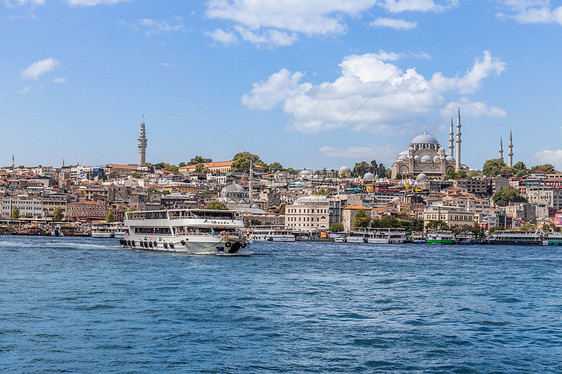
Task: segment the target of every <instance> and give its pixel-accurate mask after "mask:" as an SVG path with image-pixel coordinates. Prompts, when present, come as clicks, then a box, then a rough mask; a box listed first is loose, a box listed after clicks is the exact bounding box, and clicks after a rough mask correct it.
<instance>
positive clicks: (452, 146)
mask: <svg viewBox="0 0 562 374" xmlns="http://www.w3.org/2000/svg"><path fill="white" fill-rule="evenodd" d="M453 135H455V133H454V132H453V117H451V129H450V130H449V156H451V157H455V153H454V150H455V139H454V138H453Z"/></svg>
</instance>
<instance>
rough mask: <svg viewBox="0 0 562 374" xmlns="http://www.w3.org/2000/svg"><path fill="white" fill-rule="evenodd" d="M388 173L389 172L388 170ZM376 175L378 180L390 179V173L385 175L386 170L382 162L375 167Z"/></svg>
mask: <svg viewBox="0 0 562 374" xmlns="http://www.w3.org/2000/svg"><path fill="white" fill-rule="evenodd" d="M388 171H389V172H390V171H391V170H390V169H388ZM377 175H378V176H379V178H384V177H386V178H390V173H388V174H387V170H386V168H385V167H384V165H383V164H382V162H381V163H380V164H379V166H378V167H377Z"/></svg>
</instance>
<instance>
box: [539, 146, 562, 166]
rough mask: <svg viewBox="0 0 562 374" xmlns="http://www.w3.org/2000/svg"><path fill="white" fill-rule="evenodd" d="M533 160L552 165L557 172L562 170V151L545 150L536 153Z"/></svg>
mask: <svg viewBox="0 0 562 374" xmlns="http://www.w3.org/2000/svg"><path fill="white" fill-rule="evenodd" d="M533 158H534V159H535V160H537V161H538V162H539V163H541V164H552V165H554V166H555V167H556V170H562V149H555V150H548V149H545V150H542V151H540V152H537V153H535V154H534V155H533Z"/></svg>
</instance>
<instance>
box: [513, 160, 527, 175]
mask: <svg viewBox="0 0 562 374" xmlns="http://www.w3.org/2000/svg"><path fill="white" fill-rule="evenodd" d="M513 168H514V169H515V172H516V173H518V174H519V173H520V172H525V175H527V173H528V172H529V171H528V170H527V166H526V165H525V164H524V163H523V161H518V162H516V163H515V165H513Z"/></svg>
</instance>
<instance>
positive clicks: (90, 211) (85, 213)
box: [66, 201, 107, 221]
mask: <svg viewBox="0 0 562 374" xmlns="http://www.w3.org/2000/svg"><path fill="white" fill-rule="evenodd" d="M106 211H107V203H106V202H105V201H79V202H74V203H69V204H68V205H67V208H66V212H67V218H68V220H76V221H88V220H92V221H96V220H103V219H105V213H106Z"/></svg>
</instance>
